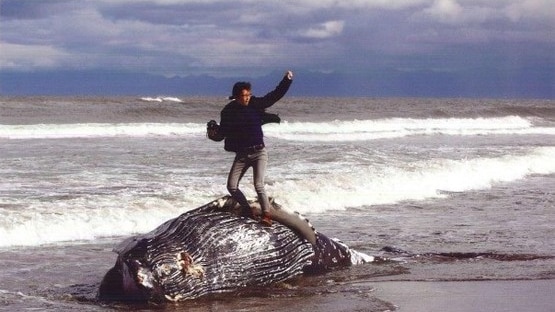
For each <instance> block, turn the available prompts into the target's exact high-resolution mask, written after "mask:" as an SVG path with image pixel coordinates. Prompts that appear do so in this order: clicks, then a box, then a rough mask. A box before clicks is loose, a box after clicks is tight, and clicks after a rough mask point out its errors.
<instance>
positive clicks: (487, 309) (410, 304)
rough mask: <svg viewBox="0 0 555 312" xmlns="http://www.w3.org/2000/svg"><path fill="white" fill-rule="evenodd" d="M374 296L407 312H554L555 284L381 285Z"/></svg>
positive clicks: (453, 283) (397, 283) (524, 282)
mask: <svg viewBox="0 0 555 312" xmlns="http://www.w3.org/2000/svg"><path fill="white" fill-rule="evenodd" d="M374 287H375V289H376V292H375V296H376V297H377V298H379V299H381V300H385V301H388V302H391V303H393V304H394V305H395V306H396V310H395V311H407V312H470V311H473V312H482V311H483V312H493V311H496V312H501V311H502V312H513V311H514V312H517V311H518V312H522V311H534V312H553V311H555V292H554V291H555V280H532V281H528V280H511V281H468V282H436V281H434V282H378V283H376V284H374Z"/></svg>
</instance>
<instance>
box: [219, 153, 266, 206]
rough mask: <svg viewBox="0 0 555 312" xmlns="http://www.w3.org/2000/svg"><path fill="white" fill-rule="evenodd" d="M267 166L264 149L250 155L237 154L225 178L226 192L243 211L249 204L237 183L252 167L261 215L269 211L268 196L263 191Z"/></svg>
mask: <svg viewBox="0 0 555 312" xmlns="http://www.w3.org/2000/svg"><path fill="white" fill-rule="evenodd" d="M267 164H268V152H267V151H266V148H263V149H261V150H259V151H255V152H254V153H252V154H246V153H237V154H236V155H235V160H234V161H233V165H232V166H231V170H230V171H229V176H228V177H227V190H228V191H229V193H230V194H231V196H232V197H233V198H234V199H235V200H236V201H237V202H238V203H239V204H240V205H241V207H242V208H243V209H249V210H250V207H249V204H248V202H247V199H246V198H245V195H244V194H243V192H241V190H239V181H241V179H242V178H243V176H244V175H245V172H247V170H248V169H249V168H250V167H252V170H253V178H254V189H255V191H256V194H257V195H258V201H259V202H260V207H261V208H262V213H263V214H264V212H267V211H269V207H270V203H269V201H268V196H267V195H266V191H265V190H264V176H265V174H266V166H267Z"/></svg>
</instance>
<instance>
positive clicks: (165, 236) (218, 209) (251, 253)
mask: <svg viewBox="0 0 555 312" xmlns="http://www.w3.org/2000/svg"><path fill="white" fill-rule="evenodd" d="M252 204H253V206H254V207H257V203H256V202H253V203H252ZM238 208H239V207H238V205H237V204H236V202H235V201H234V200H232V199H231V198H230V197H229V196H225V197H222V198H220V199H218V200H216V201H213V202H211V203H208V204H206V205H204V206H201V207H199V208H196V209H194V210H191V211H188V212H186V213H184V214H182V215H180V216H179V217H177V218H175V219H172V220H169V221H167V222H165V223H163V224H162V225H160V226H159V227H158V228H156V229H154V230H153V231H151V232H150V233H147V234H144V235H138V236H135V237H131V238H129V239H127V240H125V241H124V242H122V243H121V244H120V245H119V246H118V247H116V248H115V249H114V251H115V252H117V253H118V258H117V261H116V264H115V266H114V267H113V268H112V269H110V270H109V271H108V273H107V274H106V275H105V277H104V279H103V280H102V283H101V285H100V288H99V293H98V295H99V299H101V300H149V301H166V300H168V301H181V300H187V299H194V298H198V297H201V296H204V295H208V294H215V293H224V292H233V291H236V290H239V289H241V288H243V287H248V286H256V285H269V284H272V283H277V282H281V281H285V280H288V279H291V278H292V277H295V276H298V275H300V274H303V273H315V272H323V271H327V270H330V269H332V268H334V267H338V266H350V265H352V264H359V263H364V262H369V261H372V260H373V258H372V257H371V256H368V255H365V254H362V253H359V252H357V251H354V250H352V249H350V248H349V247H347V246H346V245H345V244H343V243H341V242H340V241H338V240H335V239H330V238H328V237H326V236H325V235H323V234H321V233H318V232H316V231H315V230H314V229H313V228H312V226H311V225H310V224H309V223H308V221H307V220H306V219H304V218H302V217H301V216H300V215H298V214H297V213H292V212H289V211H287V210H285V209H283V208H282V207H280V206H279V205H276V204H275V203H272V210H271V214H272V217H273V219H274V220H275V221H277V222H274V224H273V225H272V226H270V227H267V226H263V225H262V224H260V223H259V222H257V221H256V220H254V219H252V218H246V217H242V216H240V215H239V214H238V211H239V210H240V209H238Z"/></svg>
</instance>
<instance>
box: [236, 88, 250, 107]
mask: <svg viewBox="0 0 555 312" xmlns="http://www.w3.org/2000/svg"><path fill="white" fill-rule="evenodd" d="M250 99H251V91H250V90H247V89H243V90H241V94H240V95H239V96H238V97H237V102H239V104H241V105H243V106H248V105H249V100H250Z"/></svg>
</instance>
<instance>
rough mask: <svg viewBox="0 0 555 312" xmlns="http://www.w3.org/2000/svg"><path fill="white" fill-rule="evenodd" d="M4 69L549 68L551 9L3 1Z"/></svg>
mask: <svg viewBox="0 0 555 312" xmlns="http://www.w3.org/2000/svg"><path fill="white" fill-rule="evenodd" d="M0 6H1V8H0V14H1V18H0V47H1V53H0V71H10V72H12V71H13V72H37V71H46V70H60V69H70V70H99V69H109V70H115V71H120V70H121V71H126V72H140V73H144V72H147V73H155V74H162V75H165V76H167V77H171V76H174V75H180V76H183V75H197V74H207V75H212V76H215V77H226V76H227V77H229V76H245V75H250V76H257V75H265V74H268V73H269V72H272V71H275V70H285V69H288V68H291V69H294V70H303V71H311V72H324V73H333V72H342V73H355V74H356V73H361V72H370V71H374V72H376V71H380V70H383V69H384V68H390V69H391V68H392V69H395V70H398V71H406V72H411V71H421V70H427V71H432V72H446V73H453V72H454V73H456V72H458V71H464V70H468V69H469V68H472V69H476V70H478V71H482V72H483V73H484V75H486V76H487V75H488V70H489V69H495V70H497V71H499V70H500V69H501V70H503V71H506V73H507V75H511V73H514V72H518V71H521V70H523V69H525V70H527V71H534V70H539V71H546V70H550V71H553V70H555V56H554V55H555V18H554V16H555V3H554V0H275V1H265V0H233V1H231V0H1V1H0ZM551 77H553V76H551Z"/></svg>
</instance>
